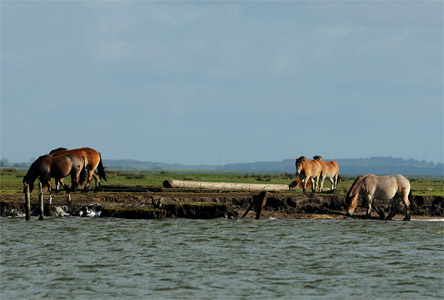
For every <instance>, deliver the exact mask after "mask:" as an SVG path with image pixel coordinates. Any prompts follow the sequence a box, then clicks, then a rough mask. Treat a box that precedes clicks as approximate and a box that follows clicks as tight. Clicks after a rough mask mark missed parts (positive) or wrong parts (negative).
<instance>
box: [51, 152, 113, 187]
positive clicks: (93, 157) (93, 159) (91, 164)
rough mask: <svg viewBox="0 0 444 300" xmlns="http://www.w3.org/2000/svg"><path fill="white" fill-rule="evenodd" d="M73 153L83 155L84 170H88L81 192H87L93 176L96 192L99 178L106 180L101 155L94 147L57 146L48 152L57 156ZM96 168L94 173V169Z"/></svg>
mask: <svg viewBox="0 0 444 300" xmlns="http://www.w3.org/2000/svg"><path fill="white" fill-rule="evenodd" d="M69 153H73V154H76V155H80V156H83V157H84V158H85V166H86V170H87V172H88V179H87V181H86V185H85V186H84V187H83V192H88V190H89V185H90V184H91V181H92V179H93V177H94V179H95V183H96V184H95V188H94V191H95V192H97V190H98V189H99V185H100V179H102V180H104V181H107V178H106V173H105V168H104V167H103V164H102V156H101V155H100V153H99V152H97V151H96V150H94V149H91V148H86V147H84V148H78V149H72V150H68V149H66V148H57V149H54V150H52V151H51V152H49V155H50V156H53V157H57V156H60V155H64V154H69ZM96 169H97V173H98V174H96V173H95V172H94V171H95V170H96Z"/></svg>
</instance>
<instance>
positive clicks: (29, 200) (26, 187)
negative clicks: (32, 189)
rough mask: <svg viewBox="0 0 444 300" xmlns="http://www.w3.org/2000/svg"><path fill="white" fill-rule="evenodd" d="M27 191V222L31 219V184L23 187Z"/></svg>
mask: <svg viewBox="0 0 444 300" xmlns="http://www.w3.org/2000/svg"><path fill="white" fill-rule="evenodd" d="M23 189H24V191H25V220H26V221H29V220H30V219H31V197H30V195H29V184H27V183H25V184H24V186H23Z"/></svg>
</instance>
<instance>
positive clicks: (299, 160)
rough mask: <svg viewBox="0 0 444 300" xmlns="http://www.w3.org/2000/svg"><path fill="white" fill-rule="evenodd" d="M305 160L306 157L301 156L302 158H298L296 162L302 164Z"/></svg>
mask: <svg viewBox="0 0 444 300" xmlns="http://www.w3.org/2000/svg"><path fill="white" fill-rule="evenodd" d="M304 160H306V157H305V156H301V157H299V158H296V162H302V161H304Z"/></svg>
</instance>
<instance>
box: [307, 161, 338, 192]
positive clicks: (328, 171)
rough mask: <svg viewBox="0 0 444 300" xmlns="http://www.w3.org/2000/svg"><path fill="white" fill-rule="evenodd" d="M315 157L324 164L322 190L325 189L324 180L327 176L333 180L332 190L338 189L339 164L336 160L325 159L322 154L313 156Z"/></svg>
mask: <svg viewBox="0 0 444 300" xmlns="http://www.w3.org/2000/svg"><path fill="white" fill-rule="evenodd" d="M313 159H315V160H319V162H320V163H321V165H322V171H321V178H320V179H321V182H320V189H319V191H320V192H323V191H324V181H325V178H328V180H330V182H331V190H332V191H334V190H336V187H337V185H338V179H339V165H338V163H337V162H335V161H334V160H330V161H324V160H323V159H322V156H320V155H316V156H313Z"/></svg>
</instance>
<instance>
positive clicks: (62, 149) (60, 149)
mask: <svg viewBox="0 0 444 300" xmlns="http://www.w3.org/2000/svg"><path fill="white" fill-rule="evenodd" d="M64 150H68V149H67V148H63V147H60V148H57V149H54V150H51V152H49V154H53V153H55V152H59V151H64Z"/></svg>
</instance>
